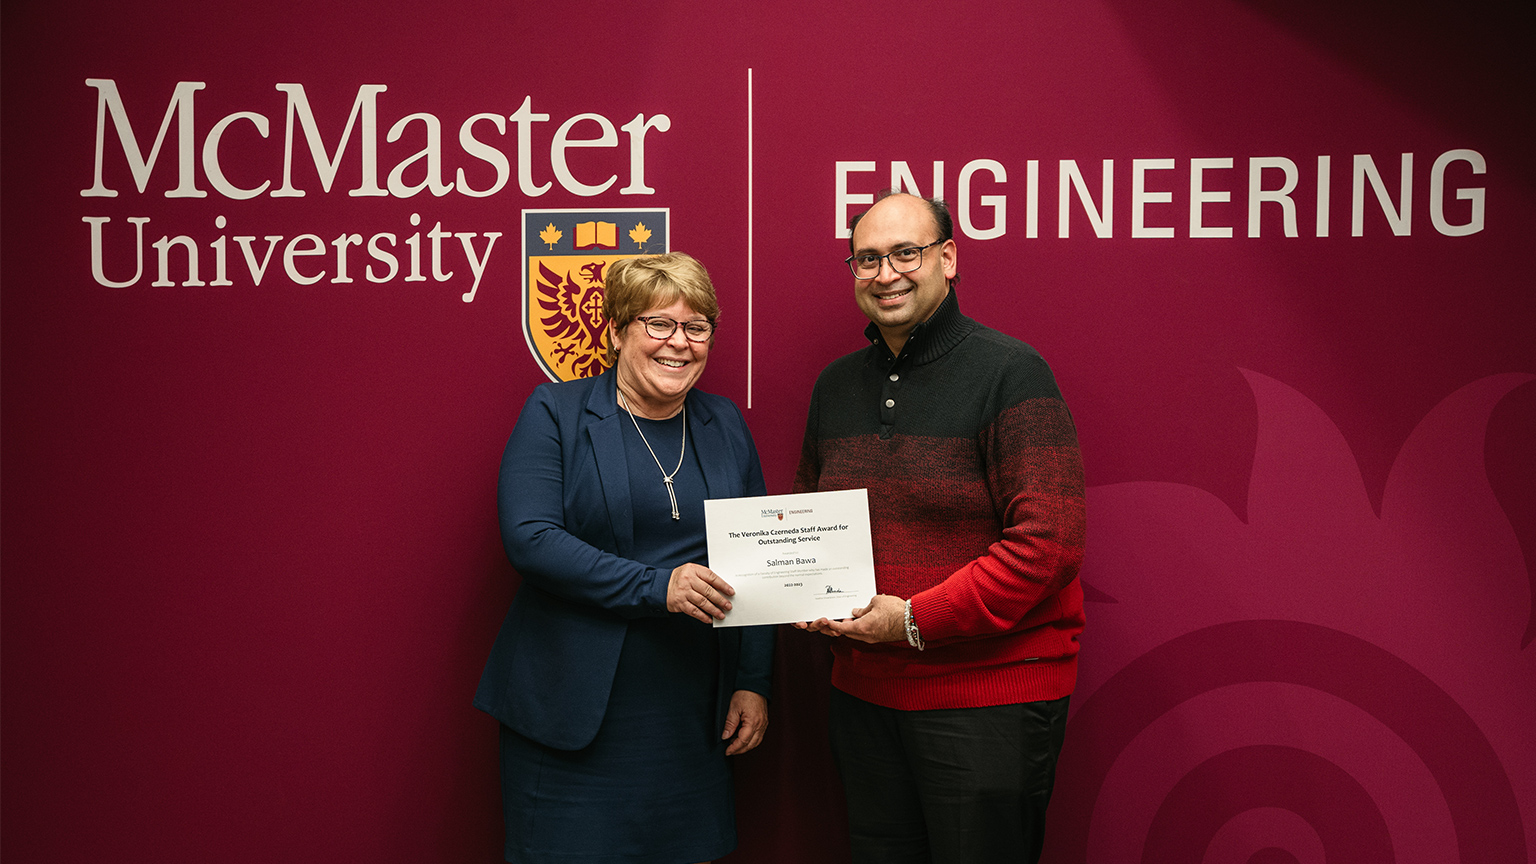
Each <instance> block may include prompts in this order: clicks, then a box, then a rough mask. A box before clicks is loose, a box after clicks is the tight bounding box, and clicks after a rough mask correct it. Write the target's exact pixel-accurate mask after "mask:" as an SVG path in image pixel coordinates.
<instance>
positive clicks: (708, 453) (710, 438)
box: [687, 393, 741, 498]
mask: <svg viewBox="0 0 1536 864" xmlns="http://www.w3.org/2000/svg"><path fill="white" fill-rule="evenodd" d="M687 404H688V434H689V435H690V436H692V438H693V444H694V451H693V452H694V453H695V454H696V455H697V456H698V459H699V467H700V468H702V469H703V471H704V489H705V493H706V494H707V495H708V497H710V498H734V497H736V496H738V495H740V494H741V488H740V483H739V482H736V483H733V482H732V477H731V474H732V471H731V467H732V463H731V460H730V458H729V457H730V452H731V450H730V442H728V441H726V440H725V438H724V436H723V435H722V432H723V427H722V425H721V424H720V423H719V422H717V420H716V417H715V415H714V414H713V412H711V411H710V410H709V408H708V406H706V405H704V404H703V400H702V399H695V398H693V394H692V393H689V394H688V403H687Z"/></svg>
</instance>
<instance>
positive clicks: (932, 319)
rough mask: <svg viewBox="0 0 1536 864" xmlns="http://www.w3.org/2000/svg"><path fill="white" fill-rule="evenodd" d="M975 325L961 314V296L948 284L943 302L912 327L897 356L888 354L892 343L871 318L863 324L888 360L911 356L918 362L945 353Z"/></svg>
mask: <svg viewBox="0 0 1536 864" xmlns="http://www.w3.org/2000/svg"><path fill="white" fill-rule="evenodd" d="M974 329H976V321H975V320H974V319H972V318H967V317H966V316H964V315H961V314H960V300H959V298H958V297H957V296H956V295H955V289H954V287H953V286H951V287H950V289H949V294H948V295H946V296H945V297H944V302H942V303H940V304H939V308H938V309H935V310H934V312H933V314H932V315H931V316H929V318H928V320H927V321H924V322H922V323H921V324H918V325H917V326H916V327H913V328H912V332H911V333H908V334H907V341H906V344H904V345H902V346H901V356H900V357H894V358H893V357H891V356H890V355H891V346H889V345H887V344H886V342H885V337H884V336H882V335H881V334H880V328H879V327H876V326H875V324H874V322H873V321H871V322H870V323H869V326H867V327H865V328H864V336H865V338H867V339H869V341H870V342H871V343H873V345H874V347H875V349H876V350H877V351H879V352H881V353H882V354H883V355H884V356H885V357H886V359H887V360H900V359H902V358H910V359H911V360H912V362H913V363H916V364H917V365H919V366H921V365H923V364H925V363H932V362H933V361H935V360H937V359H939V358H940V357H943V356H944V355H945V354H948V353H949V352H950V350H951V349H953V348H954V347H955V346H956V345H959V344H960V341H961V340H962V339H964V338H965V337H966V335H967V334H969V333H970V332H971V331H972V330H974Z"/></svg>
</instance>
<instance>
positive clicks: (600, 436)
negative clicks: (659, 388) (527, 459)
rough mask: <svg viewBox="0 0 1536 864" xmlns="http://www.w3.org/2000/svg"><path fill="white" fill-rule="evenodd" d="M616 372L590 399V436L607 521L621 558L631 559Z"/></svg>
mask: <svg viewBox="0 0 1536 864" xmlns="http://www.w3.org/2000/svg"><path fill="white" fill-rule="evenodd" d="M614 387H615V384H614V377H613V370H612V369H610V370H608V371H607V372H604V373H603V374H602V376H601V377H599V378H598V380H597V386H595V387H593V388H592V393H591V395H590V396H588V397H587V407H586V411H587V417H588V419H589V420H590V421H591V422H590V423H588V425H587V435H588V436H589V437H590V439H591V441H592V456H593V458H594V459H595V460H596V461H597V475H598V477H599V478H600V479H601V481H602V484H603V499H604V501H605V502H606V503H607V505H608V521H609V524H610V525H612V526H613V539H614V542H615V544H617V547H618V549H617V552H618V554H619V555H623V556H626V557H628V556H629V555H630V554H632V552H633V550H634V544H635V517H634V509H633V501H632V499H631V498H630V492H629V462H628V461H627V460H626V459H625V458H624V433H623V427H622V426H620V425H619V424H620V422H622V421H623V419H624V415H623V414H620V413H619V409H618V395H617V392H618V391H617V390H615V389H614Z"/></svg>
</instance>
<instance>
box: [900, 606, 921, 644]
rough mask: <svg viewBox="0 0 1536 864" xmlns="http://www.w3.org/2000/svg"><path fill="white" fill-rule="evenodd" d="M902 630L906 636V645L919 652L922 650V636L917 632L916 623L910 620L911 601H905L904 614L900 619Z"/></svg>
mask: <svg viewBox="0 0 1536 864" xmlns="http://www.w3.org/2000/svg"><path fill="white" fill-rule="evenodd" d="M901 624H902V629H903V630H904V631H905V632H906V634H907V644H908V645H911V646H912V647H913V648H916V649H917V650H919V651H921V650H923V648H924V645H923V634H922V633H920V632H918V629H917V621H916V620H914V619H913V618H912V601H911V600H910V599H908V600H907V601H906V612H905V613H904V614H903V616H902V619H901Z"/></svg>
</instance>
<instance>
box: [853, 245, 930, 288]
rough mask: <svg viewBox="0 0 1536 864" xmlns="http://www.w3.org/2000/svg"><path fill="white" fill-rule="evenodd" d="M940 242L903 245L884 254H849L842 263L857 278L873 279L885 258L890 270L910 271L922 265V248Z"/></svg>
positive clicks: (895, 271)
mask: <svg viewBox="0 0 1536 864" xmlns="http://www.w3.org/2000/svg"><path fill="white" fill-rule="evenodd" d="M942 242H944V241H943V240H935V241H933V242H932V243H929V244H928V245H927V246H903V247H902V248H900V249H894V250H892V251H890V252H888V253H886V254H885V255H875V254H872V253H869V252H866V253H864V254H863V255H849V256H848V257H847V258H845V259H843V263H844V264H847V265H848V269H849V270H852V271H853V275H854V276H855V277H856V278H859V279H873V278H875V277H876V276H879V275H880V262H881V261H885V260H889V261H890V262H891V272H893V273H911V272H912V271H913V270H916V269H917V268H919V267H921V266H923V250H924V249H928V248H931V247H933V246H937V245H939V244H940V243H942Z"/></svg>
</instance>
